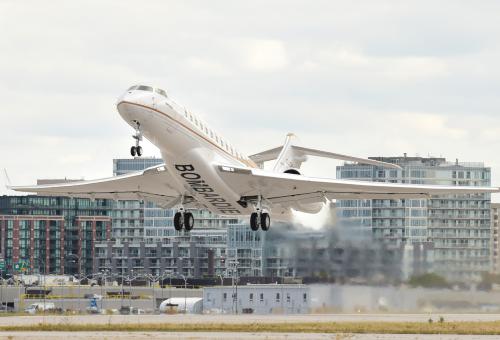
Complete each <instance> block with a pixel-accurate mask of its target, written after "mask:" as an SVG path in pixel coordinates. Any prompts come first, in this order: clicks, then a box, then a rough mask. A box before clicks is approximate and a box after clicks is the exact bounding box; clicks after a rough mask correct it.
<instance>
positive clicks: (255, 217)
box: [250, 212, 259, 231]
mask: <svg viewBox="0 0 500 340" xmlns="http://www.w3.org/2000/svg"><path fill="white" fill-rule="evenodd" d="M258 222H259V214H257V213H256V212H254V213H252V214H251V215H250V229H252V230H253V231H257V230H259V223H258Z"/></svg>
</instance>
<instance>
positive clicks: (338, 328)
mask: <svg viewBox="0 0 500 340" xmlns="http://www.w3.org/2000/svg"><path fill="white" fill-rule="evenodd" d="M0 331H54V332H57V331H61V332H62V331H64V332H81V331H86V332H94V331H96V332H97V331H98V332H106V331H114V332H117V331H122V332H135V331H137V332H138V331H141V332H286V333H296V332H301V333H380V334H474V335H500V321H488V322H443V323H438V322H435V323H427V322H425V323H424V322H317V323H315V322H304V323H184V324H182V323H161V324H133V323H130V324H112V323H108V324H68V323H58V324H48V323H46V324H42V323H40V324H35V325H21V326H2V327H0Z"/></svg>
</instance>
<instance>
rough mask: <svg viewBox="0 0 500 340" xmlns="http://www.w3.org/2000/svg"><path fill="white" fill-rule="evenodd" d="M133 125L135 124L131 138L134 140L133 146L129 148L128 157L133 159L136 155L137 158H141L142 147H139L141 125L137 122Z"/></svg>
mask: <svg viewBox="0 0 500 340" xmlns="http://www.w3.org/2000/svg"><path fill="white" fill-rule="evenodd" d="M134 123H135V124H136V127H135V134H134V135H133V136H132V138H134V139H135V146H132V147H131V148H130V155H132V157H135V156H136V155H137V156H138V157H141V156H142V147H141V146H140V145H139V144H140V142H141V141H142V132H141V123H139V122H138V121H134Z"/></svg>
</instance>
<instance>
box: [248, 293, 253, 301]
mask: <svg viewBox="0 0 500 340" xmlns="http://www.w3.org/2000/svg"><path fill="white" fill-rule="evenodd" d="M249 300H250V302H253V293H250V297H249Z"/></svg>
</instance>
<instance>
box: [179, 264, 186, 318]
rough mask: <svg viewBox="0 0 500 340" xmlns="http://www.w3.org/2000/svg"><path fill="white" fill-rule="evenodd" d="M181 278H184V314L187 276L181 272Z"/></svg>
mask: <svg viewBox="0 0 500 340" xmlns="http://www.w3.org/2000/svg"><path fill="white" fill-rule="evenodd" d="M180 276H181V278H182V279H183V280H184V314H186V309H187V295H186V294H187V278H186V277H185V276H184V275H183V274H181V275H180Z"/></svg>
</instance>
